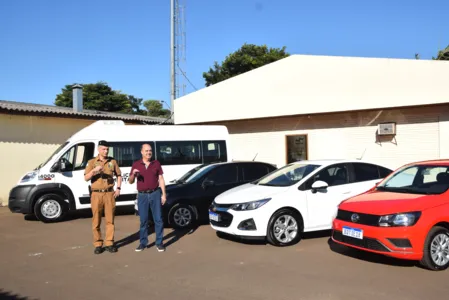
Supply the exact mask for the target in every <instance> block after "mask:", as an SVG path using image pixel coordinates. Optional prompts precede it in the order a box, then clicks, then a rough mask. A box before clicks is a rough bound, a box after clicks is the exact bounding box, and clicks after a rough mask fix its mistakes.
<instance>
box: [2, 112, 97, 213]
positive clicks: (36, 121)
mask: <svg viewBox="0 0 449 300" xmlns="http://www.w3.org/2000/svg"><path fill="white" fill-rule="evenodd" d="M93 122H94V120H78V119H70V118H53V117H38V116H23V115H8V114H0V182H1V184H0V203H1V204H3V205H7V202H8V195H9V191H10V189H11V188H12V187H13V186H14V185H15V184H16V183H17V181H18V180H19V179H20V177H21V176H22V175H23V174H24V173H25V172H27V171H31V170H32V169H34V168H35V167H37V166H38V165H39V164H40V163H42V162H43V161H44V160H45V159H47V158H48V157H49V156H50V155H51V153H52V152H53V151H54V150H55V149H56V148H57V147H58V146H59V145H60V144H61V143H63V142H64V141H65V140H67V138H69V137H70V136H71V135H72V134H73V133H75V132H76V131H78V130H80V129H81V128H83V127H85V126H87V125H89V124H91V123H93Z"/></svg>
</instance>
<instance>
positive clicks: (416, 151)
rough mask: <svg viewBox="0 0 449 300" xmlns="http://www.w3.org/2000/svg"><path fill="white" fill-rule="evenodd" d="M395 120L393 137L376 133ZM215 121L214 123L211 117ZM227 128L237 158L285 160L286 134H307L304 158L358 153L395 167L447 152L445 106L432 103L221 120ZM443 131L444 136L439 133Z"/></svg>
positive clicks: (448, 120) (355, 155)
mask: <svg viewBox="0 0 449 300" xmlns="http://www.w3.org/2000/svg"><path fill="white" fill-rule="evenodd" d="M382 122H396V123H397V135H396V137H395V139H393V140H392V139H390V138H385V137H376V131H377V124H378V123H382ZM214 124H216V123H214ZM220 124H223V125H226V126H227V128H228V130H229V132H230V134H231V142H232V145H231V149H232V151H233V157H234V159H237V160H247V159H253V158H254V156H255V155H256V154H257V158H256V160H261V161H267V162H270V163H275V164H277V166H278V167H280V166H283V165H285V163H286V135H292V134H307V136H308V158H309V159H329V158H358V157H360V156H361V155H362V154H363V152H365V153H364V156H363V159H365V160H371V161H374V162H378V163H381V164H384V165H386V166H387V167H390V168H393V169H394V168H397V167H399V166H401V165H403V164H405V163H408V162H412V161H416V160H425V159H437V158H449V140H448V139H447V137H448V136H449V107H447V106H434V107H421V108H407V109H395V110H376V111H369V112H368V111H364V112H353V113H338V114H328V115H315V116H310V117H307V116H298V117H284V118H272V119H259V120H246V121H245V120H242V121H232V122H220ZM444 137H445V138H444Z"/></svg>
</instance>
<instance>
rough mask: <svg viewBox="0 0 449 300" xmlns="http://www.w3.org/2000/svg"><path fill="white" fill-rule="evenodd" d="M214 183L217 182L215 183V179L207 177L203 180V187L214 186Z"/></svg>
mask: <svg viewBox="0 0 449 300" xmlns="http://www.w3.org/2000/svg"><path fill="white" fill-rule="evenodd" d="M214 184H215V183H214V181H213V180H210V179H206V180H204V181H203V183H202V187H203V189H206V188H208V187H210V186H213V185H214Z"/></svg>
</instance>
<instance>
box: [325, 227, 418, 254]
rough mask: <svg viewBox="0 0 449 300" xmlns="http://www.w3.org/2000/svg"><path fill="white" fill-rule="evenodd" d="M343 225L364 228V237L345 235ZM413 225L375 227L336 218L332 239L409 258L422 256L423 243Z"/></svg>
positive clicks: (356, 246) (350, 245)
mask: <svg viewBox="0 0 449 300" xmlns="http://www.w3.org/2000/svg"><path fill="white" fill-rule="evenodd" d="M343 226H347V227H350V228H355V229H361V230H363V237H362V239H359V238H355V237H349V236H346V235H343ZM416 236H417V235H416V229H415V228H413V227H396V228H391V227H374V226H367V225H360V224H354V223H351V222H346V221H341V220H337V219H335V220H334V221H333V224H332V240H333V241H334V242H335V243H338V244H341V245H345V246H348V247H352V248H356V249H359V250H364V251H367V252H372V253H378V254H383V255H386V256H390V257H395V258H399V259H408V260H420V259H421V258H422V255H423V252H422V249H423V245H422V244H421V242H420V241H419V240H420V239H419V238H418V237H416Z"/></svg>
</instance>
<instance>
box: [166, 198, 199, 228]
mask: <svg viewBox="0 0 449 300" xmlns="http://www.w3.org/2000/svg"><path fill="white" fill-rule="evenodd" d="M168 219H169V222H170V224H171V225H172V226H173V227H175V228H177V229H184V228H190V227H192V226H193V225H194V224H195V223H196V221H197V217H196V213H195V211H194V209H193V208H192V207H191V206H190V205H186V204H178V205H175V206H174V207H173V208H172V209H171V210H170V213H169V215H168Z"/></svg>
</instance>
